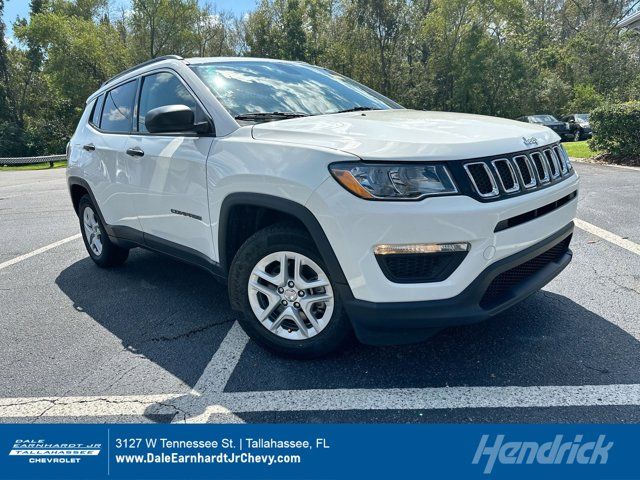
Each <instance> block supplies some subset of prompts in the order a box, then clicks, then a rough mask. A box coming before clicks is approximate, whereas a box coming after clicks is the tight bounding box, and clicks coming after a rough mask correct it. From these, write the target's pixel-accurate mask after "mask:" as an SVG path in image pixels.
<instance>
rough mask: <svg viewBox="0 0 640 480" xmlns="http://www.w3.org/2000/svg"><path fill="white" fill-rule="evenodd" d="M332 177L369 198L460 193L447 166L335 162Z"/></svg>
mask: <svg viewBox="0 0 640 480" xmlns="http://www.w3.org/2000/svg"><path fill="white" fill-rule="evenodd" d="M329 170H330V171H331V174H332V175H333V177H334V178H335V179H336V180H337V181H338V183H340V185H342V186H343V187H344V188H346V189H347V190H349V191H350V192H351V193H353V194H354V195H356V196H358V197H360V198H364V199H367V200H419V199H421V198H424V197H427V196H430V195H451V194H455V193H458V189H457V188H456V186H455V184H454V183H453V180H452V179H451V175H449V171H448V170H447V168H446V167H445V166H444V165H436V164H434V165H430V164H366V163H361V162H353V163H334V164H333V165H330V166H329Z"/></svg>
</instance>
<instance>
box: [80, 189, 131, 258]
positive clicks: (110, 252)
mask: <svg viewBox="0 0 640 480" xmlns="http://www.w3.org/2000/svg"><path fill="white" fill-rule="evenodd" d="M78 216H79V217H80V231H81V233H82V239H83V240H84V246H85V247H86V248H87V252H89V255H90V256H91V259H92V260H93V261H94V262H95V263H96V264H97V265H98V266H100V267H115V266H118V265H122V264H123V263H124V262H125V261H126V260H127V257H128V256H129V250H128V249H126V248H121V247H118V246H117V245H116V244H115V243H113V242H112V241H111V240H110V239H109V236H108V235H107V233H106V231H105V229H104V225H102V222H101V221H100V217H99V216H98V214H97V209H96V207H95V206H94V205H93V202H92V201H91V197H90V196H89V195H85V196H83V197H82V198H81V199H80V202H79V204H78Z"/></svg>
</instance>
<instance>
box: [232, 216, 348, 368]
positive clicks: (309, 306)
mask: <svg viewBox="0 0 640 480" xmlns="http://www.w3.org/2000/svg"><path fill="white" fill-rule="evenodd" d="M229 293H230V295H231V298H232V301H233V302H234V304H235V305H239V306H240V308H241V310H242V312H243V314H244V315H243V318H242V319H241V320H240V324H241V325H242V327H243V328H244V330H245V331H246V332H247V334H248V335H249V336H250V337H251V338H252V339H254V340H255V341H256V342H257V343H259V344H260V345H262V346H264V347H266V348H268V349H270V350H273V351H275V352H276V353H279V354H283V355H287V356H294V357H299V358H312V357H318V356H321V355H326V354H327V353H329V352H331V351H333V350H335V349H337V348H339V347H340V346H342V345H343V344H344V343H345V342H346V341H347V340H348V338H349V337H350V336H351V325H350V323H349V320H348V318H347V317H346V315H345V314H344V313H343V311H342V302H341V300H340V297H339V294H338V292H337V290H336V289H335V288H334V286H333V284H332V281H331V279H330V277H329V274H328V271H327V269H326V266H325V264H324V262H323V260H322V258H321V257H320V255H319V254H318V252H317V251H316V249H315V247H314V244H313V241H312V240H311V238H310V237H309V236H308V235H307V234H306V232H304V231H303V230H300V229H299V228H297V227H295V226H289V225H274V226H271V227H267V228H265V229H264V230H261V231H259V232H257V233H256V234H254V235H253V236H252V237H251V238H249V239H248V240H247V241H246V242H245V244H244V245H243V246H242V247H241V248H240V250H239V251H238V253H237V255H236V257H235V259H234V261H233V263H232V265H231V271H230V275H229Z"/></svg>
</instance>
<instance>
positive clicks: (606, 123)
mask: <svg viewBox="0 0 640 480" xmlns="http://www.w3.org/2000/svg"><path fill="white" fill-rule="evenodd" d="M590 123H591V128H593V132H594V137H593V138H592V139H591V140H590V141H589V146H590V147H591V149H592V150H600V151H603V152H606V153H608V154H610V155H616V156H634V157H640V102H627V103H619V104H608V105H603V106H601V107H598V108H596V109H595V110H594V111H593V112H591V118H590Z"/></svg>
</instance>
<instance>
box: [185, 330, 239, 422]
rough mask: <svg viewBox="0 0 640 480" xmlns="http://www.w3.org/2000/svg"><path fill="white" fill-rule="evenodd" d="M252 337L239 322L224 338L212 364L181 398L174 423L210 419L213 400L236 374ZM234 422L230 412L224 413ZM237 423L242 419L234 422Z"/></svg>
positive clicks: (210, 363)
mask: <svg viewBox="0 0 640 480" xmlns="http://www.w3.org/2000/svg"><path fill="white" fill-rule="evenodd" d="M248 341H249V337H248V336H247V334H246V333H244V330H242V328H241V327H240V324H238V322H234V323H233V325H232V326H231V329H230V330H229V332H228V333H227V335H226V336H225V337H224V340H223V341H222V343H221V344H220V347H218V350H217V351H216V353H215V354H214V355H213V358H212V359H211V361H210V362H209V364H208V365H207V366H206V367H205V369H204V371H203V372H202V375H201V376H200V379H198V381H197V382H196V384H195V385H194V387H193V389H192V390H191V393H190V395H189V396H187V397H185V398H181V399H180V401H179V410H180V412H181V415H176V416H175V418H174V422H186V423H203V422H206V421H207V419H208V416H203V413H205V412H206V410H207V407H208V405H209V404H210V403H211V401H210V400H209V399H210V398H215V397H217V396H219V395H220V394H222V392H223V391H224V387H225V386H226V385H227V382H228V381H229V378H230V377H231V375H232V374H233V371H234V370H235V368H236V366H237V365H238V362H239V361H240V356H241V355H242V352H243V351H244V349H245V347H246V346H247V342H248ZM225 413H227V414H228V416H229V417H230V418H231V419H233V418H234V416H233V414H232V413H231V412H225ZM235 420H236V421H238V420H239V419H235Z"/></svg>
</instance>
